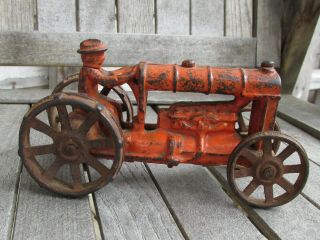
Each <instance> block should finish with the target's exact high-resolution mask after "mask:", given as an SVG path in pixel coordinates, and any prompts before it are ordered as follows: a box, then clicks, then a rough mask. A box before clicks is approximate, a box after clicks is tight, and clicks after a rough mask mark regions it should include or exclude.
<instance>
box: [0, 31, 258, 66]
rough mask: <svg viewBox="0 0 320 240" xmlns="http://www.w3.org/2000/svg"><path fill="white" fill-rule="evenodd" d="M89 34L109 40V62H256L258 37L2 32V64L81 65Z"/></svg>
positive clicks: (230, 64) (239, 63) (206, 63)
mask: <svg viewBox="0 0 320 240" xmlns="http://www.w3.org/2000/svg"><path fill="white" fill-rule="evenodd" d="M88 37H90V38H98V39H102V40H103V41H105V42H107V43H108V44H109V51H108V53H109V58H108V60H107V61H106V63H105V65H106V66H107V65H108V66H122V65H130V64H137V63H138V62H139V61H142V60H146V61H150V62H157V63H180V62H181V61H182V60H183V59H188V58H192V59H194V60H195V61H196V62H197V63H198V64H200V65H201V64H205V65H213V66H214V65H216V66H247V67H248V66H254V65H255V43H256V40H255V39H246V38H215V37H209V36H164V35H143V34H108V33H104V34H103V33H101V34H98V33H40V32H33V33H21V32H3V33H1V34H0V44H1V45H3V46H8V47H6V48H1V49H0V56H1V58H0V64H1V65H51V66H52V65H60V66H61V65H68V66H79V65H81V60H80V57H79V55H78V54H77V53H76V50H77V49H78V48H79V43H80V42H81V41H82V40H84V39H86V38H88ZM30 43H32V44H30ZM190 46H192V48H190ZM137 49H139V51H137Z"/></svg>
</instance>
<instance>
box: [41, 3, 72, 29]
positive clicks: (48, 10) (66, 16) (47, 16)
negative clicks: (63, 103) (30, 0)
mask: <svg viewBox="0 0 320 240" xmlns="http://www.w3.org/2000/svg"><path fill="white" fill-rule="evenodd" d="M37 7H38V30H39V31H41V32H69V31H76V17H75V16H76V6H75V1H64V0H55V1H50V0H37Z"/></svg>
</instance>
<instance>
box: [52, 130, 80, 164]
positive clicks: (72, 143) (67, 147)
mask: <svg viewBox="0 0 320 240" xmlns="http://www.w3.org/2000/svg"><path fill="white" fill-rule="evenodd" d="M82 145H83V144H81V142H80V141H79V139H77V138H75V137H73V136H63V137H62V138H61V139H60V140H59V141H58V147H57V153H58V155H59V156H60V157H61V158H62V159H63V160H65V161H67V162H75V161H79V160H80V157H81V155H82V152H83V151H84V147H83V146H82Z"/></svg>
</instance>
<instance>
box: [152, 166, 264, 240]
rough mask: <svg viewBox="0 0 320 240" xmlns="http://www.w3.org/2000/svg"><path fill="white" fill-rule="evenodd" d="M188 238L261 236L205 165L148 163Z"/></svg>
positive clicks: (259, 237)
mask: <svg viewBox="0 0 320 240" xmlns="http://www.w3.org/2000/svg"><path fill="white" fill-rule="evenodd" d="M148 166H149V167H150V169H151V172H152V174H153V175H154V177H155V179H156V181H157V183H158V184H159V186H160V188H161V190H162V191H163V193H164V195H165V196H166V198H167V200H168V202H169V204H170V206H171V208H172V209H173V211H174V212H175V214H176V215H177V218H178V219H179V221H180V222H181V224H182V226H183V227H184V230H185V232H186V234H187V235H188V237H189V238H190V239H224V238H226V237H227V238H230V239H250V238H254V239H263V238H264V237H263V235H262V234H261V233H260V232H259V231H258V230H257V229H256V228H255V227H254V225H253V224H252V223H251V222H250V220H249V219H248V218H246V216H245V215H244V214H243V213H242V212H241V211H239V210H238V209H237V208H235V207H234V206H233V202H232V200H231V199H229V197H228V196H227V195H226V194H225V193H224V192H223V190H222V189H221V188H220V186H219V184H217V182H216V181H214V180H213V179H212V178H211V177H210V176H209V174H208V173H207V172H206V171H205V168H202V167H200V166H191V165H180V166H178V167H175V168H172V169H168V168H167V167H166V166H164V165H159V164H148Z"/></svg>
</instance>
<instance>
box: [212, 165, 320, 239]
mask: <svg viewBox="0 0 320 240" xmlns="http://www.w3.org/2000/svg"><path fill="white" fill-rule="evenodd" d="M210 170H211V171H214V172H215V174H219V175H220V176H221V175H222V178H219V180H220V182H221V184H222V185H223V186H224V188H226V189H227V191H230V188H229V186H228V183H227V181H226V169H225V167H210ZM252 210H253V211H255V212H256V213H257V214H259V216H260V217H261V218H262V219H263V220H264V221H265V222H266V223H267V224H268V225H269V226H270V227H271V228H272V229H273V230H274V231H275V232H276V233H277V234H278V235H279V237H280V238H281V239H316V238H317V230H316V229H318V228H319V226H320V214H319V213H320V209H318V208H317V207H316V206H314V205H313V204H311V203H310V202H309V201H308V200H307V199H305V198H304V197H303V196H301V195H299V196H298V197H297V198H295V199H294V200H292V201H291V202H289V203H287V204H285V205H283V206H280V207H276V208H271V209H266V210H263V209H252Z"/></svg>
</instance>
